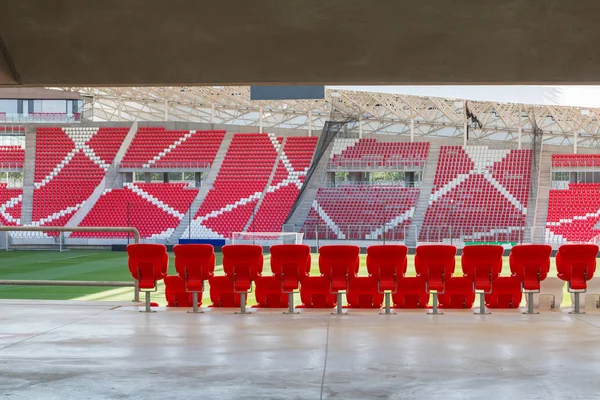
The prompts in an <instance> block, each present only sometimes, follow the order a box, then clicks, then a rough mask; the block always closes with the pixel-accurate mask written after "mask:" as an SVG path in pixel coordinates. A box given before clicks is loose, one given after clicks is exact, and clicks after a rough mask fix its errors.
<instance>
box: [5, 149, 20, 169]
mask: <svg viewBox="0 0 600 400" xmlns="http://www.w3.org/2000/svg"><path fill="white" fill-rule="evenodd" d="M23 165H25V148H24V147H21V146H0V168H2V169H15V168H23Z"/></svg>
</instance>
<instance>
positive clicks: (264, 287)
mask: <svg viewBox="0 0 600 400" xmlns="http://www.w3.org/2000/svg"><path fill="white" fill-rule="evenodd" d="M255 284H256V287H255V292H254V294H255V296H256V307H267V308H286V307H287V306H288V305H289V300H288V295H287V294H286V293H283V291H282V290H281V289H282V288H281V279H280V278H279V277H276V276H261V277H260V278H258V279H257V280H256V282H255Z"/></svg>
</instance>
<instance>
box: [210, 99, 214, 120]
mask: <svg viewBox="0 0 600 400" xmlns="http://www.w3.org/2000/svg"><path fill="white" fill-rule="evenodd" d="M210 123H211V124H214V123H215V103H212V104H211V106H210Z"/></svg>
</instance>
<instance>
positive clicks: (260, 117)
mask: <svg viewBox="0 0 600 400" xmlns="http://www.w3.org/2000/svg"><path fill="white" fill-rule="evenodd" d="M258 133H263V106H260V107H258Z"/></svg>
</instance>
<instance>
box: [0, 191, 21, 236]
mask: <svg viewBox="0 0 600 400" xmlns="http://www.w3.org/2000/svg"><path fill="white" fill-rule="evenodd" d="M22 200H23V189H21V188H18V189H17V188H9V187H8V186H7V184H6V183H0V224H2V225H4V226H15V225H21V203H22Z"/></svg>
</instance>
